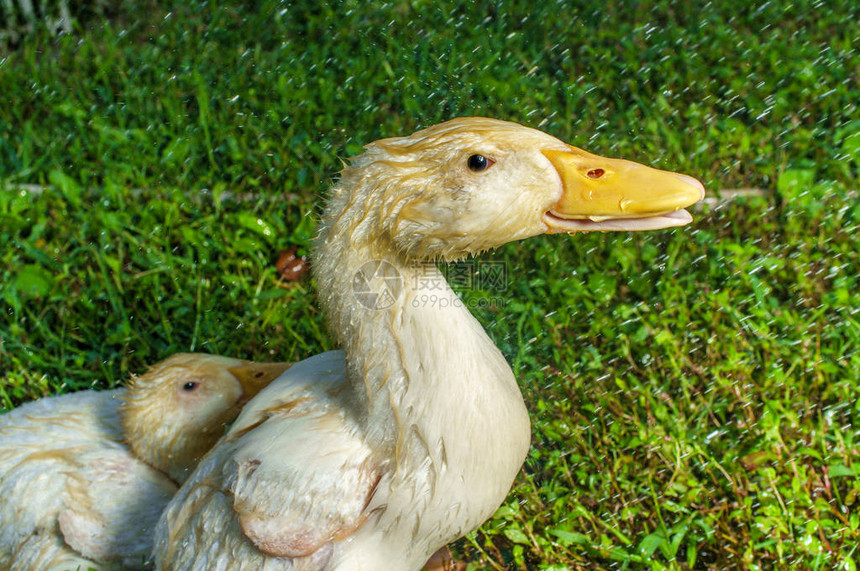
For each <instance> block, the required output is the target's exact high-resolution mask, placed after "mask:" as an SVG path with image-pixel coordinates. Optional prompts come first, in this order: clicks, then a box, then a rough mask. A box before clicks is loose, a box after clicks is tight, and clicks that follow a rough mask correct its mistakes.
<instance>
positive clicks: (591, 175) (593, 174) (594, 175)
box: [585, 169, 606, 178]
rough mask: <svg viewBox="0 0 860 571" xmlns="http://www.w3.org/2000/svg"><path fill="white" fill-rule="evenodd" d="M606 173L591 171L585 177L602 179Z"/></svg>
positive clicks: (596, 170) (601, 170)
mask: <svg viewBox="0 0 860 571" xmlns="http://www.w3.org/2000/svg"><path fill="white" fill-rule="evenodd" d="M605 172H606V171H605V170H603V169H591V170H590V171H588V172H587V173H585V176H587V177H588V178H600V177H602V176H603V174H604V173H605Z"/></svg>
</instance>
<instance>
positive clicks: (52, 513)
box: [0, 353, 288, 571]
mask: <svg viewBox="0 0 860 571" xmlns="http://www.w3.org/2000/svg"><path fill="white" fill-rule="evenodd" d="M287 367H288V365H286V364H282V363H252V362H248V361H241V360H239V359H230V358H227V357H219V356H215V355H204V354H187V353H186V354H177V355H174V356H172V357H170V358H168V359H165V360H164V361H161V362H160V363H158V364H156V365H154V366H153V367H151V368H150V369H149V370H148V371H147V372H146V374H144V375H141V376H140V377H137V378H134V379H133V381H132V382H131V386H130V387H129V388H127V389H124V388H123V389H116V390H112V391H83V392H78V393H72V394H67V395H62V396H56V397H49V398H44V399H41V400H38V401H35V402H31V403H27V404H24V405H22V406H20V407H18V408H17V409H15V410H13V411H11V412H9V413H7V414H4V415H2V416H0V498H2V502H0V569H3V570H9V571H19V570H20V571H25V570H26V571H44V570H45V569H76V568H78V567H80V568H81V569H83V570H86V569H87V568H88V567H92V568H96V569H115V568H122V567H124V566H128V567H130V568H131V569H136V570H137V571H139V570H140V569H141V568H142V565H143V562H144V561H145V559H146V557H147V556H148V555H149V552H150V550H151V549H152V536H153V531H154V528H155V523H156V521H157V519H158V517H159V515H160V514H161V511H162V510H163V509H164V507H165V506H166V505H167V502H168V500H170V498H171V497H172V496H173V494H174V493H175V492H176V490H177V488H178V485H177V484H178V483H181V482H182V481H184V480H185V478H186V477H187V476H188V474H189V473H190V471H191V469H192V468H193V467H194V466H195V465H196V463H197V461H198V460H199V459H200V457H201V456H202V455H203V454H205V452H206V451H207V450H208V449H209V448H211V447H212V445H213V444H215V442H216V441H217V439H218V438H220V437H221V436H223V434H224V431H225V427H226V424H227V423H229V422H230V421H232V420H233V419H234V418H235V417H236V416H237V415H238V414H239V411H240V409H241V406H242V405H243V404H244V402H246V401H247V400H248V399H249V398H250V397H251V396H253V395H254V394H256V393H257V392H258V391H259V390H260V389H261V388H262V387H263V386H265V385H266V384H268V383H269V382H270V381H271V380H272V379H274V378H275V377H277V376H278V375H279V374H280V373H282V372H283V371H284V370H286V368H287Z"/></svg>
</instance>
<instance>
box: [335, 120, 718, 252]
mask: <svg viewBox="0 0 860 571" xmlns="http://www.w3.org/2000/svg"><path fill="white" fill-rule="evenodd" d="M367 181H373V184H372V185H370V184H365V183H366V182H367ZM341 182H342V184H341V185H340V186H341V188H349V189H352V190H354V191H355V192H354V194H353V195H352V198H351V200H349V202H350V203H352V204H356V203H362V201H364V204H367V205H371V206H369V208H367V209H365V211H364V212H363V213H362V214H360V215H351V214H350V213H349V208H348V205H346V206H344V205H342V206H341V207H343V209H344V216H343V217H342V218H344V220H345V222H346V224H347V228H345V229H344V230H346V231H347V232H351V233H352V239H353V240H354V241H355V243H356V244H360V243H362V241H363V240H366V239H372V240H377V241H378V240H382V241H385V240H387V241H388V242H389V243H390V246H391V248H392V249H393V250H394V251H395V252H398V253H400V254H402V255H404V256H405V257H406V258H407V259H428V258H429V259H434V258H440V259H449V260H450V259H457V258H460V257H463V256H466V255H470V254H475V253H479V252H481V251H484V250H487V249H489V248H494V247H497V246H500V245H502V244H505V243H507V242H511V241H514V240H520V239H523V238H527V237H530V236H535V235H538V234H542V233H573V232H593V231H624V230H627V231H636V230H655V229H660V228H668V227H672V226H681V225H684V224H687V223H689V222H690V221H691V220H692V218H691V217H690V215H689V214H688V213H687V212H686V211H685V210H683V209H684V208H686V207H688V206H691V205H692V204H694V203H696V202H697V201H699V200H701V199H702V198H703V197H704V187H703V186H702V184H701V183H699V182H698V181H697V180H695V179H694V178H692V177H689V176H687V175H683V174H677V173H673V172H668V171H662V170H658V169H654V168H650V167H647V166H644V165H640V164H637V163H634V162H631V161H626V160H620V159H608V158H604V157H599V156H597V155H593V154H591V153H588V152H586V151H583V150H581V149H577V148H576V147H572V146H570V145H568V144H566V143H564V142H562V141H560V140H558V139H556V138H555V137H552V136H550V135H547V134H546V133H543V132H541V131H538V130H536V129H531V128H528V127H524V126H522V125H519V124H516V123H510V122H506V121H499V120H495V119H486V118H477V117H465V118H459V119H453V120H451V121H447V122H445V123H440V124H438V125H434V126H432V127H429V128H427V129H424V130H421V131H418V132H416V133H414V134H412V135H409V136H407V137H397V138H390V139H383V140H380V141H377V142H374V143H371V144H369V145H367V147H366V149H365V153H364V154H362V155H360V156H358V157H356V158H355V159H354V160H353V161H352V164H351V166H350V167H347V169H345V170H344V172H343V178H342V181H341ZM367 188H369V190H366V191H363V190H362V189H367ZM333 198H334V200H333V201H332V202H333V203H335V204H337V197H333ZM342 221H343V220H342ZM374 227H375V228H380V229H381V230H382V236H368V235H366V232H365V231H364V230H363V229H367V228H374Z"/></svg>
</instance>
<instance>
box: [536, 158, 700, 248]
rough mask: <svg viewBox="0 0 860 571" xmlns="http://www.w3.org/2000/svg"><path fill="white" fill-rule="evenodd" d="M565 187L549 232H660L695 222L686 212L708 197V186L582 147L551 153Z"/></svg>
mask: <svg viewBox="0 0 860 571" xmlns="http://www.w3.org/2000/svg"><path fill="white" fill-rule="evenodd" d="M542 152H543V154H544V156H545V157H546V158H548V159H549V160H550V162H551V163H552V165H553V166H554V167H555V169H556V170H557V171H558V174H559V176H560V177H561V182H562V185H563V187H564V193H563V194H562V197H561V200H559V201H558V203H556V205H555V206H554V207H553V208H552V210H550V211H549V212H547V213H546V214H545V215H544V222H545V223H546V224H547V226H548V227H549V230H548V232H549V233H560V232H590V231H617V230H622V231H623V230H657V229H660V228H669V227H672V226H683V225H685V224H689V223H690V222H691V221H692V220H693V218H692V217H691V216H690V214H689V213H688V212H687V211H686V210H683V209H684V208H686V207H688V206H692V205H693V204H695V203H696V202H698V201H699V200H701V199H702V198H704V196H705V188H704V187H703V186H702V183H700V182H699V181H697V180H696V179H694V178H693V177H690V176H687V175H685V174H678V173H674V172H669V171H662V170H658V169H654V168H651V167H646V166H645V165H640V164H639V163H634V162H632V161H625V160H623V159H607V158H604V157H600V156H597V155H592V154H591V153H588V152H586V151H583V150H582V149H577V148H576V147H570V149H569V150H567V151H558V150H545V151H542Z"/></svg>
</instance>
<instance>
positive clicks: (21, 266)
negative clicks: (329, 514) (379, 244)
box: [0, 0, 860, 570]
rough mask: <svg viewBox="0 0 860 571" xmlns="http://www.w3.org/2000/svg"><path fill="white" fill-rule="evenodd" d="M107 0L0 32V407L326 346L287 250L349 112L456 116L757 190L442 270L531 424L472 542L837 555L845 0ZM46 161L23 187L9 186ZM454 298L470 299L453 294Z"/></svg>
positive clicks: (850, 353)
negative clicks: (181, 368) (31, 29)
mask: <svg viewBox="0 0 860 571" xmlns="http://www.w3.org/2000/svg"><path fill="white" fill-rule="evenodd" d="M316 4H317V3H315V2H295V3H283V4H279V3H275V2H261V3H256V4H251V3H247V4H242V3H229V4H225V3H223V2H222V3H212V2H209V3H203V2H199V3H194V4H193V5H191V6H190V7H188V8H178V9H176V10H174V11H173V12H167V11H166V10H164V9H161V8H159V7H158V6H156V5H155V3H148V4H145V5H141V6H139V7H135V6H131V5H128V6H124V7H123V8H122V9H120V10H118V13H117V15H116V16H115V17H114V18H113V19H111V20H110V21H108V22H103V21H101V20H98V19H90V20H86V21H83V22H81V23H80V25H79V29H78V30H77V32H76V33H75V34H72V35H67V36H62V37H59V38H52V37H50V36H48V35H47V34H40V33H35V34H33V35H30V36H28V37H27V38H25V39H24V40H23V41H22V43H21V44H20V45H19V46H18V47H17V48H16V49H15V50H14V51H11V52H9V53H7V54H4V55H0V93H2V94H3V95H2V99H3V102H4V103H3V105H0V244H2V246H0V262H2V263H0V375H2V381H0V406H2V407H3V408H5V409H8V408H11V407H13V406H15V405H17V404H19V403H21V402H24V401H26V400H30V399H34V398H38V397H41V396H44V395H48V394H56V393H60V392H67V391H71V390H78V389H84V388H89V387H99V388H106V387H110V386H114V385H116V384H117V383H119V382H122V380H123V379H125V378H126V377H127V376H128V375H129V374H130V373H132V372H138V371H140V370H142V369H143V367H144V366H145V364H146V363H149V362H153V361H155V360H158V359H160V358H163V357H165V356H167V355H169V354H170V353H172V352H176V351H186V350H196V351H209V352H214V353H224V354H231V355H237V356H242V357H247V358H256V359H290V360H291V359H300V358H302V357H305V356H308V355H311V354H313V353H316V352H319V351H322V350H324V349H328V348H330V347H331V341H330V339H329V337H328V335H327V334H326V332H325V327H324V324H323V323H322V319H321V316H320V314H319V311H318V309H317V308H316V306H315V301H314V291H313V284H312V283H311V282H308V281H304V282H300V283H289V284H287V283H282V282H279V281H278V279H277V276H276V272H275V269H274V267H273V266H274V260H275V259H276V257H277V252H278V251H279V250H282V249H286V248H288V247H290V246H298V247H299V248H302V249H307V247H308V245H309V241H310V239H311V237H312V236H313V232H314V228H315V220H314V218H313V214H314V212H316V210H317V209H318V206H319V203H320V196H321V195H322V194H323V193H324V190H325V188H326V187H327V186H328V183H329V181H330V180H331V178H332V176H333V175H334V174H335V173H336V171H337V170H338V169H339V168H340V164H341V162H340V161H341V158H344V157H347V156H350V155H353V154H355V153H357V152H358V151H359V149H360V146H361V144H362V143H365V142H368V141H371V140H373V139H376V138H379V137H382V136H390V135H395V134H404V133H408V132H411V131H413V130H414V129H416V128H418V127H420V126H426V125H429V124H432V123H435V122H437V121H440V120H443V119H447V118H450V117H453V116H457V115H467V114H472V115H490V116H495V117H499V118H504V119H511V120H516V121H518V122H521V123H525V124H529V125H532V126H540V127H541V128H542V129H544V130H546V131H548V132H550V133H552V134H554V135H556V136H559V137H560V138H562V139H565V140H567V141H569V142H571V143H574V144H577V145H580V146H583V147H585V148H587V149H589V150H590V151H592V152H596V153H600V154H607V155H616V156H624V157H627V158H632V159H635V160H639V161H643V162H647V163H650V164H655V165H657V166H661V167H663V168H671V169H673V170H679V171H682V172H687V173H690V174H693V175H695V176H697V177H699V178H700V179H702V180H703V182H705V185H706V187H707V188H708V189H709V190H710V191H712V192H713V191H718V190H719V189H728V188H739V187H758V188H761V189H763V190H764V193H763V195H762V196H760V197H751V198H749V199H745V200H740V201H737V202H733V203H723V204H720V205H719V206H717V207H716V208H713V209H711V210H706V211H704V212H699V213H697V214H696V221H695V222H694V224H693V225H692V226H690V227H687V228H684V229H677V230H673V231H666V232H656V233H649V234H637V235H613V234H606V235H580V236H573V237H546V238H539V239H534V240H529V241H526V242H523V243H519V244H512V245H510V246H508V247H505V248H503V249H501V250H499V251H497V252H493V253H490V254H487V255H486V256H484V257H483V258H481V260H484V261H490V260H492V261H503V262H505V263H506V264H507V269H508V274H507V279H506V287H505V288H504V289H503V290H502V291H501V292H500V291H499V289H498V288H486V289H480V288H474V287H473V288H465V289H464V290H463V295H464V296H466V297H467V298H470V299H473V300H474V301H476V302H477V301H479V300H485V299H486V300H490V299H494V298H498V297H499V296H500V295H502V296H503V298H504V299H503V300H502V301H501V302H499V301H498V300H497V301H496V302H494V303H490V304H489V306H484V305H487V304H481V305H482V307H480V308H479V309H477V310H476V314H477V316H478V318H479V319H480V320H481V321H482V323H484V324H485V326H486V327H487V329H488V330H489V332H490V334H491V335H492V336H493V338H494V339H495V340H496V341H497V343H498V344H499V346H500V348H501V349H502V350H503V352H504V353H505V354H506V355H507V356H508V358H509V359H510V362H511V363H512V365H513V366H514V368H515V371H516V373H517V376H518V378H519V379H520V381H521V386H522V387H523V391H524V394H525V397H526V401H527V403H528V406H529V409H530V411H531V413H532V419H533V447H532V451H531V454H530V456H529V458H528V460H527V462H526V465H525V467H524V469H523V471H522V473H521V475H520V477H519V479H518V481H517V483H516V486H515V488H514V489H513V490H512V492H511V494H510V496H509V499H508V501H507V502H506V504H505V505H504V506H503V507H502V508H501V509H500V510H499V512H498V513H497V514H496V516H495V517H494V518H493V519H492V520H490V521H489V522H487V523H486V524H485V525H484V526H483V527H482V528H481V530H479V531H478V532H476V533H474V534H472V535H470V536H469V537H468V538H467V539H465V540H462V541H461V542H459V543H458V544H457V546H456V551H457V552H458V555H459V556H460V557H461V558H462V559H464V560H466V561H468V562H469V563H470V567H471V569H555V570H558V569H664V568H666V569H725V568H743V569H770V568H788V569H834V568H836V569H854V568H855V560H857V559H858V558H860V553H858V552H857V549H856V545H858V544H860V529H858V528H860V515H858V512H857V509H856V507H857V499H858V497H857V496H858V492H860V454H858V444H860V432H858V429H856V428H855V425H857V426H860V405H858V379H860V352H858V346H860V313H858V311H860V310H858V308H860V283H858V282H860V271H858V267H860V263H858V252H860V232H858V223H860V203H858V198H857V197H858V195H857V189H858V175H860V111H858V102H860V79H858V69H860V47H858V46H860V12H858V9H857V8H856V7H854V3H853V2H850V1H848V0H840V1H836V2H832V3H828V5H827V6H826V7H819V8H817V9H815V8H813V7H811V6H810V7H807V6H806V4H805V3H793V4H789V3H787V2H770V3H767V4H763V5H761V6H758V7H753V6H750V7H747V8H741V9H738V8H737V4H736V3H733V2H727V1H723V0H719V1H716V2H711V3H709V4H707V5H705V4H702V5H694V4H693V3H683V4H681V3H679V4H673V3H668V2H657V3H656V4H655V5H654V6H653V7H652V6H648V7H646V6H645V5H644V4H639V3H633V2H609V3H607V4H606V5H605V6H603V7H601V8H600V9H598V8H595V7H592V4H593V3H591V2H581V3H579V2H561V3H559V4H558V5H552V6H550V5H549V4H548V3H547V4H545V5H542V6H544V7H534V6H533V4H534V3H531V2H529V3H526V2H522V3H519V2H497V3H487V4H477V3H476V4H473V3H457V2H412V3H407V2H392V3H389V4H380V5H378V6H377V7H370V6H369V5H368V4H365V3H361V2H348V1H347V2H339V3H337V4H336V7H319V6H317V5H316ZM20 184H36V185H41V186H43V187H45V190H44V192H42V193H41V194H29V193H27V192H19V191H17V190H16V188H17V187H18V185H20ZM476 305H477V303H476Z"/></svg>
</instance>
